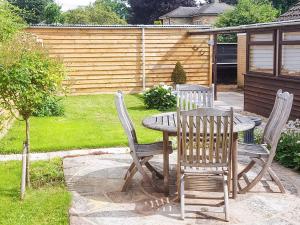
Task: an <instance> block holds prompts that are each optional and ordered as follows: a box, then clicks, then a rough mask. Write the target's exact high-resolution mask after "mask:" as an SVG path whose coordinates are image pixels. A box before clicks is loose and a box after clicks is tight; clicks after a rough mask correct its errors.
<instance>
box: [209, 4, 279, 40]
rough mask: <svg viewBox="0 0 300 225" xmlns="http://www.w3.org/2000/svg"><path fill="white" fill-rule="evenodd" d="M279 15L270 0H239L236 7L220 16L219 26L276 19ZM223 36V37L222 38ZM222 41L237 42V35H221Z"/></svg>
mask: <svg viewBox="0 0 300 225" xmlns="http://www.w3.org/2000/svg"><path fill="white" fill-rule="evenodd" d="M278 15H279V12H278V10H277V9H275V8H274V7H273V6H272V4H271V3H270V2H269V1H268V0H239V2H238V4H237V5H236V7H235V8H234V9H233V10H231V11H227V12H225V13H223V14H222V15H220V16H219V17H218V20H217V22H216V24H215V25H216V26H217V27H230V26H238V25H244V24H253V23H265V22H271V21H274V20H275V19H276V18H277V17H278ZM222 37H223V39H222ZM219 41H221V42H235V41H236V36H232V35H230V36H221V39H220V40H219Z"/></svg>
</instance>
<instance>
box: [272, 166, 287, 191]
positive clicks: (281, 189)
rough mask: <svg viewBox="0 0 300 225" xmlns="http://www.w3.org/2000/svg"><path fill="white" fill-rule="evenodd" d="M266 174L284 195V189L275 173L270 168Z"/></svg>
mask: <svg viewBox="0 0 300 225" xmlns="http://www.w3.org/2000/svg"><path fill="white" fill-rule="evenodd" d="M268 172H269V174H270V176H271V178H272V179H273V181H274V182H275V183H276V184H277V186H278V187H279V190H280V191H281V193H283V194H284V193H285V188H284V186H283V184H282V183H281V181H280V179H279V178H278V176H277V175H276V173H275V172H274V171H273V170H272V169H271V168H268Z"/></svg>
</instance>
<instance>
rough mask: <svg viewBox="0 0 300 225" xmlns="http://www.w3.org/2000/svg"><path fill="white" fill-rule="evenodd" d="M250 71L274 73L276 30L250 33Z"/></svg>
mask: <svg viewBox="0 0 300 225" xmlns="http://www.w3.org/2000/svg"><path fill="white" fill-rule="evenodd" d="M248 52H249V54H248V57H249V58H248V71H250V72H254V73H261V74H270V75H274V74H275V71H274V61H275V59H274V57H275V40H274V32H267V33H266V32H265V33H250V34H248Z"/></svg>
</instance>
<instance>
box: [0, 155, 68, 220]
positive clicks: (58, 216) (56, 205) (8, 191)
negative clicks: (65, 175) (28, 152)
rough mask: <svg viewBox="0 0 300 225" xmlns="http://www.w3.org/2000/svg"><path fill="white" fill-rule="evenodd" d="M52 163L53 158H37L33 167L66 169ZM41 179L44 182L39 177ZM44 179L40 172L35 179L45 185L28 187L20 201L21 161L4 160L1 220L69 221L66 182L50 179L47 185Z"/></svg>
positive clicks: (0, 167) (0, 183) (0, 176)
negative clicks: (42, 159)
mask: <svg viewBox="0 0 300 225" xmlns="http://www.w3.org/2000/svg"><path fill="white" fill-rule="evenodd" d="M52 163H53V162H52V161H50V162H49V161H44V162H34V163H32V168H33V170H35V171H40V170H43V171H45V170H49V169H51V170H52V173H51V175H52V176H55V175H57V174H62V171H56V172H53V171H54V170H57V169H58V168H57V167H56V166H53V164H52ZM56 163H57V161H56ZM61 170H62V169H61ZM44 174H45V173H44ZM46 174H47V173H46ZM48 175H49V173H48ZM52 178H53V179H54V180H59V178H58V179H56V178H55V177H52ZM39 179H41V181H40V182H38V181H37V180H39ZM44 179H45V178H43V177H42V176H41V174H40V173H39V172H37V173H36V176H35V182H37V183H40V184H42V186H40V187H37V188H35V189H33V188H31V189H28V190H27V192H26V196H25V199H24V200H23V201H20V180H21V161H18V162H17V161H11V162H4V163H3V162H2V163H0V224H3V225H4V224H9V225H44V224H45V225H46V224H57V225H63V224H69V215H68V209H69V207H70V201H71V195H70V193H68V192H67V190H66V188H65V187H64V183H63V182H61V183H59V182H56V183H55V184H53V185H51V184H49V182H48V184H47V185H46V184H45V183H44V182H43V180H44ZM48 179H50V178H48Z"/></svg>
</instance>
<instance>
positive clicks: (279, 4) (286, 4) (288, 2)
mask: <svg viewBox="0 0 300 225" xmlns="http://www.w3.org/2000/svg"><path fill="white" fill-rule="evenodd" d="M298 1H299V0H272V3H273V5H274V7H275V8H276V9H278V10H279V11H280V13H281V14H282V13H285V12H286V11H288V9H289V8H290V7H292V6H293V5H294V4H296V3H297V2H298Z"/></svg>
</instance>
